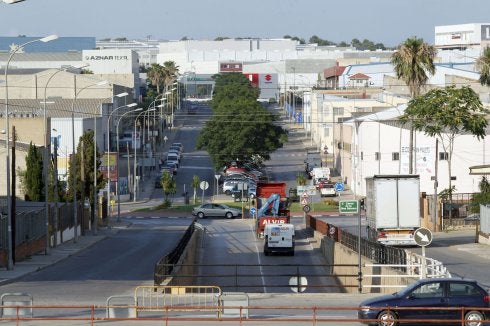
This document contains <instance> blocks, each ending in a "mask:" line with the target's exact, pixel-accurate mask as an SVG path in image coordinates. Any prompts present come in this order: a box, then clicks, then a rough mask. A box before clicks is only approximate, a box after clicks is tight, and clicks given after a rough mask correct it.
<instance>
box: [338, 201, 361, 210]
mask: <svg viewBox="0 0 490 326" xmlns="http://www.w3.org/2000/svg"><path fill="white" fill-rule="evenodd" d="M339 212H340V213H359V201H358V200H341V201H340V202H339Z"/></svg>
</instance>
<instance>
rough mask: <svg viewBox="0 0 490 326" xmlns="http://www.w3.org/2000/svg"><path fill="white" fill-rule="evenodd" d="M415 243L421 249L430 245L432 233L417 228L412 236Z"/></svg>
mask: <svg viewBox="0 0 490 326" xmlns="http://www.w3.org/2000/svg"><path fill="white" fill-rule="evenodd" d="M413 237H414V240H415V243H416V244H418V245H419V246H421V247H425V246H428V245H430V243H431V242H432V232H430V230H429V229H426V228H418V229H417V230H415V232H414V234H413Z"/></svg>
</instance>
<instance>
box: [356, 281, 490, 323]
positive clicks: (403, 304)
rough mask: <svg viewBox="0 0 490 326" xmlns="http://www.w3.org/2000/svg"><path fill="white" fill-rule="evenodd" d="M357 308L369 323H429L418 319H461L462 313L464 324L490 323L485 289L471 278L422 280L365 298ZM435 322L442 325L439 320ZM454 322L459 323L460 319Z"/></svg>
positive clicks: (360, 315) (360, 316)
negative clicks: (397, 289) (385, 293)
mask: <svg viewBox="0 0 490 326" xmlns="http://www.w3.org/2000/svg"><path fill="white" fill-rule="evenodd" d="M359 308H360V309H359V319H363V320H365V321H364V323H365V324H371V325H379V326H395V325H398V324H401V325H408V324H410V321H411V320H413V322H412V323H411V324H414V325H427V324H429V322H422V321H421V320H423V319H431V320H433V322H434V320H442V319H444V320H461V319H462V316H464V318H465V320H466V322H465V323H464V325H465V326H483V325H490V321H488V320H487V319H488V318H489V316H490V311H489V310H488V309H489V308H490V305H489V296H488V292H487V291H486V290H485V289H483V288H482V287H481V286H480V285H478V283H477V282H476V281H472V280H464V279H453V278H433V279H424V280H420V281H418V282H415V283H413V284H411V285H409V286H408V287H406V288H405V289H403V290H401V291H399V292H396V293H393V294H390V295H384V296H381V297H376V298H372V299H368V300H365V301H363V302H361V304H360V305H359ZM400 308H407V309H400ZM427 308H429V309H427ZM444 308H460V309H453V310H451V309H444ZM461 308H463V309H461ZM367 319H371V320H372V321H368V320H367ZM375 319H377V321H374V320H375ZM400 320H402V321H400ZM415 320H418V321H415ZM485 320H487V321H486V323H484V322H483V321H485ZM434 323H435V322H434ZM437 324H438V325H441V323H440V322H439V323H437ZM446 324H447V323H446ZM456 324H458V325H461V322H459V323H457V322H456Z"/></svg>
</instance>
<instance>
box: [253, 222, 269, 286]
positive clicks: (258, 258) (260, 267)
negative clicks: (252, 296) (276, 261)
mask: <svg viewBox="0 0 490 326" xmlns="http://www.w3.org/2000/svg"><path fill="white" fill-rule="evenodd" d="M248 226H249V227H250V231H252V236H253V237H254V239H255V231H254V229H253V228H252V225H251V224H249V225H248ZM254 245H255V252H256V253H257V260H258V262H259V270H260V275H261V276H260V278H261V279H262V289H263V290H264V293H267V289H266V287H265V278H264V271H263V270H262V260H261V259H260V251H259V247H258V246H257V241H254Z"/></svg>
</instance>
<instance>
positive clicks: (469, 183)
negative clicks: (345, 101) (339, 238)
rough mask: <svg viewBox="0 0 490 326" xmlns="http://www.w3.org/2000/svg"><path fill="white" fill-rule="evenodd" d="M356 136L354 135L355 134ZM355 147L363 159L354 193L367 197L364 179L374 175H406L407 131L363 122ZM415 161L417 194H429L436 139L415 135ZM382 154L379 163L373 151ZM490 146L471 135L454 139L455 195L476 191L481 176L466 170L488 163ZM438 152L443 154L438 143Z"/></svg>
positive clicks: (443, 170) (442, 174)
mask: <svg viewBox="0 0 490 326" xmlns="http://www.w3.org/2000/svg"><path fill="white" fill-rule="evenodd" d="M354 137H355V135H354ZM356 144H357V146H358V150H359V159H360V153H361V152H362V153H363V154H362V160H360V161H359V165H358V167H359V169H358V174H357V176H356V177H357V179H356V180H357V186H358V187H357V189H356V193H357V194H358V195H360V196H365V195H366V190H365V186H366V185H365V181H364V178H366V177H368V176H372V175H375V174H398V173H401V174H407V173H408V144H409V130H407V129H402V130H401V133H400V128H398V127H394V126H389V125H387V124H384V123H378V122H375V121H370V122H362V123H361V124H360V126H359V131H358V137H357V138H356ZM414 146H415V149H416V153H415V160H416V162H417V164H416V167H415V170H414V174H419V175H420V191H421V192H427V193H429V194H431V193H433V192H434V181H433V180H431V177H432V176H434V175H435V165H434V164H435V158H436V155H438V154H437V153H435V138H432V137H428V136H426V135H424V134H423V133H420V132H417V133H416V142H415V145H414ZM400 150H401V154H400V159H401V161H395V160H393V159H392V153H394V152H398V153H399V152H400ZM378 151H379V152H380V153H381V161H376V160H375V155H374V153H375V152H378ZM489 151H490V145H489V144H488V140H481V141H478V140H477V139H476V138H475V137H473V136H470V135H461V136H458V137H457V138H456V141H455V145H454V153H453V159H452V175H453V176H455V177H456V180H453V182H452V184H453V185H454V186H455V187H456V191H457V192H458V193H471V192H478V191H479V189H478V183H479V181H480V180H481V177H480V176H472V175H469V167H470V166H473V165H481V164H485V163H488V162H489V160H490V152H489ZM438 152H444V150H443V147H442V144H441V143H440V142H439V149H438ZM448 175H449V174H448V165H447V161H439V166H438V181H439V187H438V192H440V191H442V190H444V189H446V188H448V186H449V181H448Z"/></svg>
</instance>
